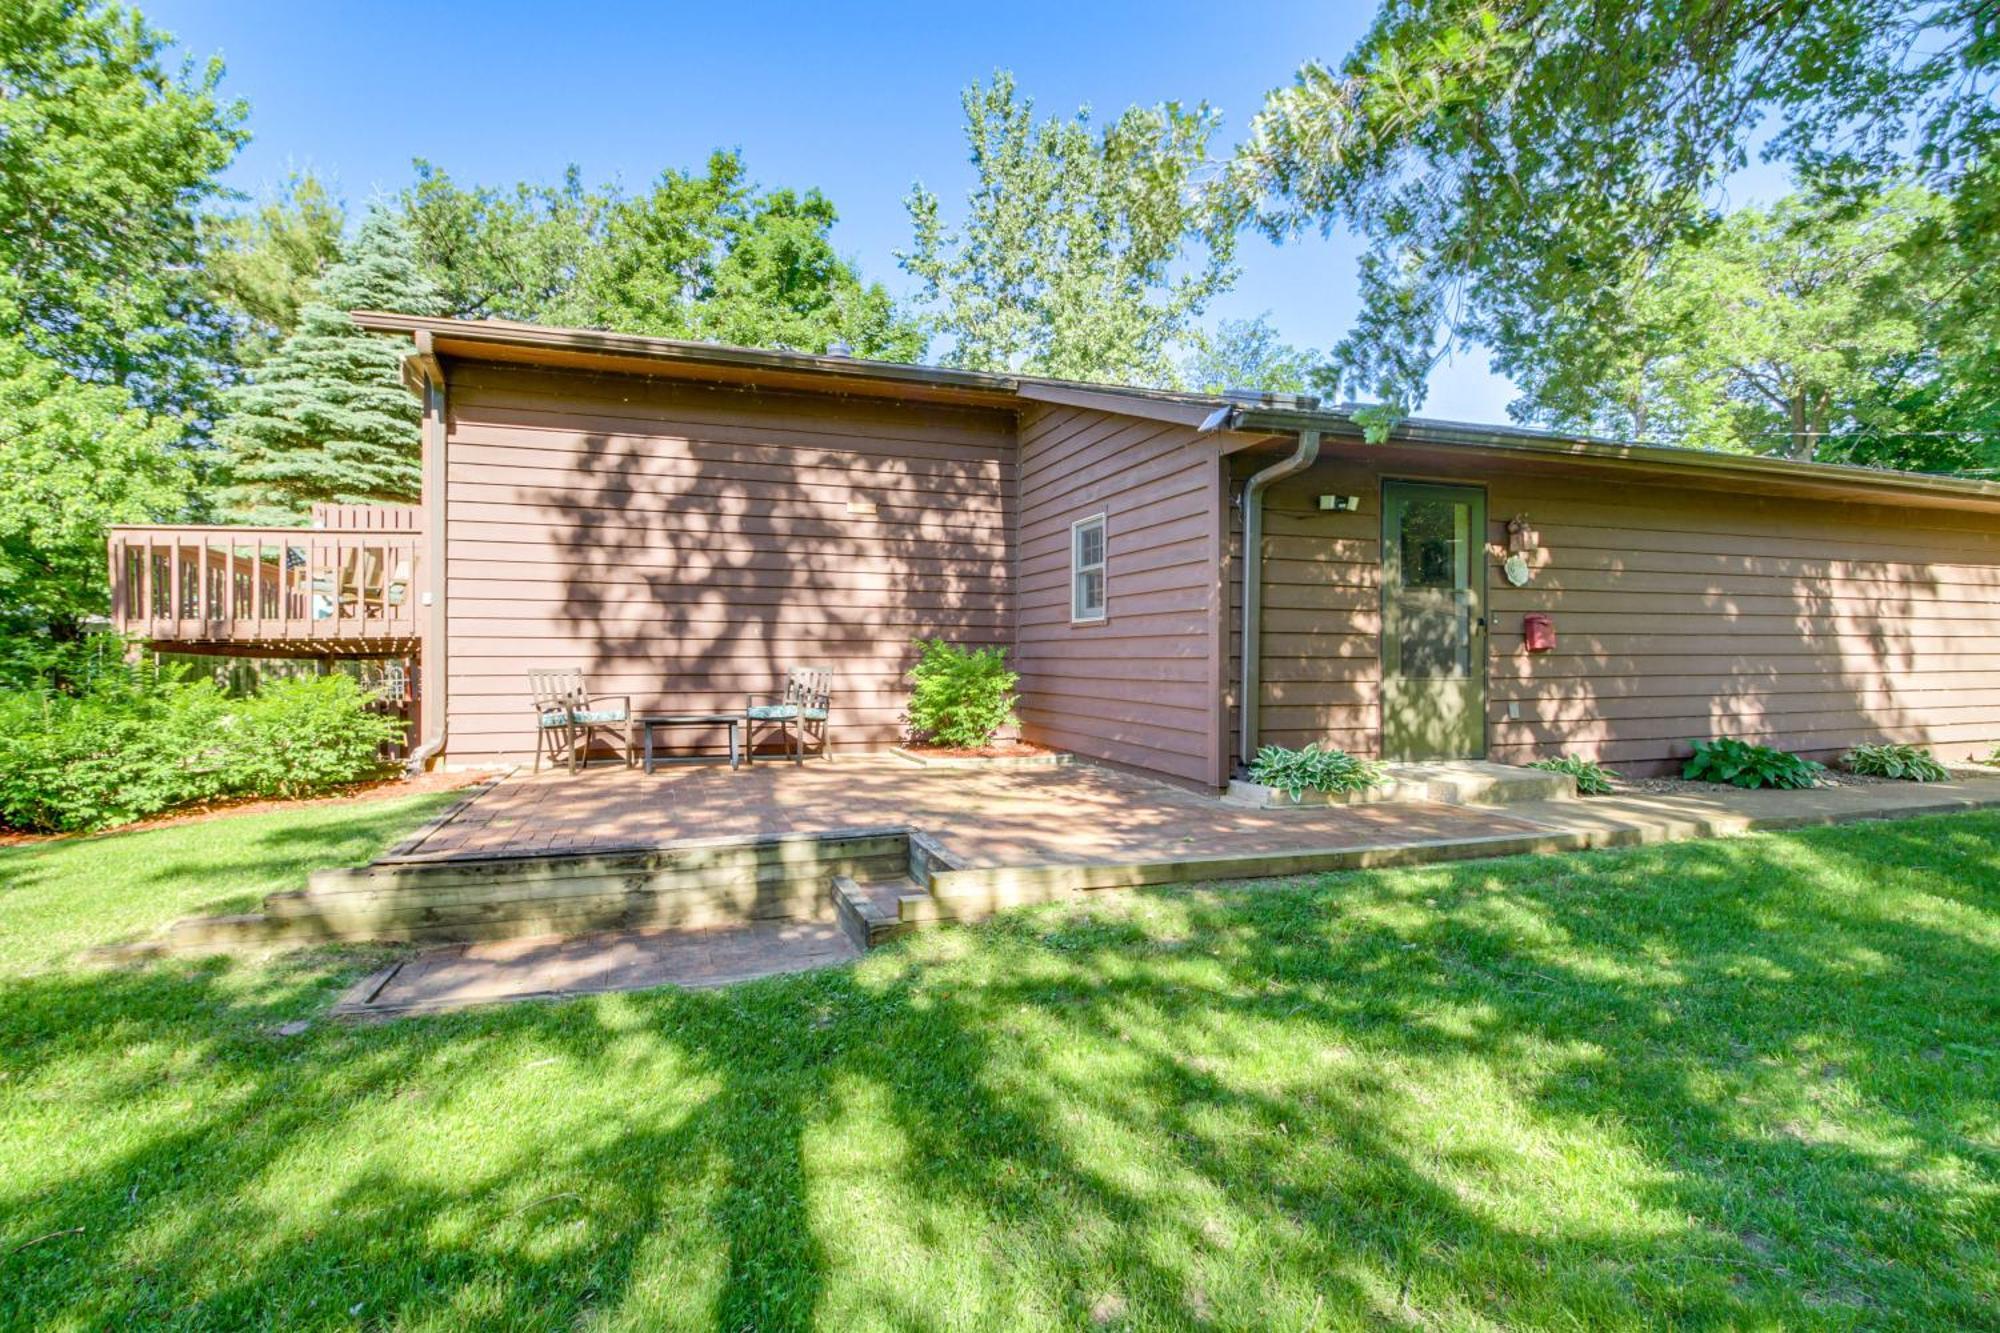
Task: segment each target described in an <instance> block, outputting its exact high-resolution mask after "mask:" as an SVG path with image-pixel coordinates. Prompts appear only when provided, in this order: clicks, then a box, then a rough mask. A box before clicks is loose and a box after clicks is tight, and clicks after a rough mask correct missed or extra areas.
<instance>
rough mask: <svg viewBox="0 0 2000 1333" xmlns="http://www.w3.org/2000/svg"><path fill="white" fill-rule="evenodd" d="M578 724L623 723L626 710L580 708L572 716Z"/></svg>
mask: <svg viewBox="0 0 2000 1333" xmlns="http://www.w3.org/2000/svg"><path fill="white" fill-rule="evenodd" d="M570 716H571V717H573V718H575V719H576V720H577V721H578V722H623V721H624V720H625V710H624V709H622V708H579V709H577V710H576V711H575V712H574V713H571V714H570Z"/></svg>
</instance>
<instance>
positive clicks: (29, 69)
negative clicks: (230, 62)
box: [0, 0, 246, 417]
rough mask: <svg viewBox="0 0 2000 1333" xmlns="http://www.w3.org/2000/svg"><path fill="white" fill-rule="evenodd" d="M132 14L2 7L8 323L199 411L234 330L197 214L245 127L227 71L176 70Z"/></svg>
mask: <svg viewBox="0 0 2000 1333" xmlns="http://www.w3.org/2000/svg"><path fill="white" fill-rule="evenodd" d="M169 44H170V39H169V37H168V36H167V35H166V34H165V33H162V32H159V31H158V30H156V29H154V28H152V27H150V26H148V25H147V23H146V21H145V20H144V19H143V18H142V17H141V16H140V15H139V14H138V13H136V12H135V11H133V10H130V9H126V8H123V7H121V6H117V5H105V4H98V3H78V2H77V0H0V331H5V332H10V333H14V334H18V335H19V337H20V338H21V339H22V340H23V341H24V342H25V343H26V345H27V346H28V348H30V349H31V350H32V351H34V352H35V353H37V354H38V355H41V356H45V357H48V358H49V359H51V360H53V361H55V362H56V363H57V364H59V365H60V366H62V367H63V368H64V369H66V370H68V371H69V372H70V373H71V374H73V375H75V376H76V377H77V378H79V379H82V380H88V381H93V382H99V383H109V384H115V385H118V386H120V387H122V388H123V389H125V390H126V391H127V392H128V393H129V394H130V395H131V396H132V398H133V399H134V400H135V401H137V402H138V403H140V404H142V405H144V406H147V407H149V408H152V409H156V410H161V411H167V412H184V413H188V414H191V415H193V416H196V417H199V416H200V415H201V413H202V412H203V410H204V407H205V404H206V403H207V401H208V398H209V392H210V388H211V386H212V384H213V382H214V378H215V374H214V372H215V368H216V366H217V364H218V362H221V361H223V360H225V359H226V356H227V346H228V329H227V327H226V322H225V321H223V320H221V319H219V318H218V317H217V316H216V312H215V311H214V309H213V307H212V305H211V304H210V302H209V299H208V294H207V289H206V284H205V283H204V281H203V279H202V276H201V273H200V269H199V261H200V245H199V237H198V229H197V225H196V216H197V213H198V212H199V210H200V209H201V208H202V206H203V205H204V204H206V203H207V202H208V201H210V200H212V199H214V198H216V197H217V196H218V195H219V194H220V192H221V189H222V187H221V185H220V184H219V183H218V174H219V173H220V172H221V171H222V169H223V168H224V167H225V166H227V165H228V164H229V162H230V160H231V159H232V158H233V157H234V156H235V154H236V151H237V149H238V148H239V147H240V146H241V145H242V143H243V141H244V139H245V137H246V135H245V133H244V130H243V117H244V108H243V106H242V104H241V103H238V102H229V101H225V100H224V99H223V98H222V96H221V94H220V93H219V91H218V83H219V82H220V80H221V77H222V65H221V63H220V62H219V61H214V60H211V61H209V62H207V63H206V64H204V65H201V66H199V67H195V66H192V65H189V64H183V65H181V66H180V67H179V68H178V69H177V68H175V67H174V66H173V65H172V64H171V63H170V62H169V57H168V51H169Z"/></svg>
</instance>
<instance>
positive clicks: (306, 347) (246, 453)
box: [218, 207, 443, 523]
mask: <svg viewBox="0 0 2000 1333" xmlns="http://www.w3.org/2000/svg"><path fill="white" fill-rule="evenodd" d="M442 309H443V302H442V300H441V299H440V297H439V295H438V292H437V288H436V287H435V285H433V284H432V283H431V281H430V280H429V279H428V278H426V277H425V276H424V275H423V272H422V271H421V270H420V269H419V268H418V266H417V261H416V254H415V250H414V248H413V247H412V245H411V244H410V238H409V236H408V234H407V233H406V232H405V231H404V230H403V227H402V224H401V223H400V222H399V221H398V220H397V219H396V216H395V214H393V213H391V212H390V211H389V210H387V209H385V208H381V207H375V208H371V209H370V210H369V212H368V216H367V217H366V218H365V219H363V221H362V223H361V228H360V231H359V232H358V233H356V235H355V238H354V242H353V244H352V245H351V246H349V247H347V250H346V253H345V256H344V257H343V258H342V260H341V262H340V263H338V264H335V265H334V266H333V267H332V268H330V269H328V270H327V271H326V275H325V276H324V277H323V278H321V279H320V281H319V284H318V286H317V288H316V289H315V295H314V299H313V300H312V301H310V302H308V303H307V304H306V306H305V308H304V309H303V310H301V311H300V312H299V323H298V327H297V328H296V329H295V330H294V331H293V332H292V333H291V334H290V336H288V337H287V338H286V339H285V340H284V341H283V342H282V343H280V344H279V345H278V349H277V351H275V352H274V353H272V355H271V359H270V360H269V361H267V362H265V363H264V365H263V366H261V367H260V368H259V369H258V371H257V373H256V376H255V378H254V379H253V380H252V381H251V382H250V383H248V384H245V385H242V386H239V387H238V388H236V389H234V390H232V391H231V392H230V394H229V398H228V407H229V415H228V416H227V418H226V419H225V420H224V421H223V423H222V427H221V430H220V431H219V432H218V437H219V439H220V441H221V443H222V445H223V448H224V450H225V463H224V467H225V471H226V475H227V479H228V483H229V484H228V487H227V489H226V490H225V491H224V493H223V503H224V506H225V507H226V508H227V509H228V510H229V511H230V512H231V513H232V514H233V515H234V516H236V517H237V518H239V519H242V520H245V521H248V522H253V523H289V522H295V521H297V520H298V519H299V518H302V517H303V516H304V515H305V513H306V511H307V508H308V507H309V506H310V505H311V504H313V503H314V502H315V501H322V502H325V501H330V502H333V503H337V504H368V503H378V504H380V503H391V504H394V503H409V502H412V501H414V500H415V498H416V497H417V495H418V493H419V489H420V484H421V483H420V478H419V465H420V452H421V445H420V437H419V433H418V432H419V426H418V408H417V404H416V401H415V400H414V399H413V398H412V397H411V396H410V394H409V391H408V390H406V389H405V388H404V387H403V385H402V383H401V380H400V377H399V374H398V371H399V367H400V365H401V361H402V352H401V350H400V349H399V348H398V347H397V346H396V345H395V344H394V343H392V342H389V341H387V340H385V339H382V338H379V337H376V336H374V335H372V334H369V333H365V332H363V331H362V330H361V329H360V328H358V327H356V325H355V323H354V321H353V320H351V319H349V318H348V315H347V312H348V311H350V310H396V311H401V312H403V313H405V314H412V315H435V314H439V313H441V311H442Z"/></svg>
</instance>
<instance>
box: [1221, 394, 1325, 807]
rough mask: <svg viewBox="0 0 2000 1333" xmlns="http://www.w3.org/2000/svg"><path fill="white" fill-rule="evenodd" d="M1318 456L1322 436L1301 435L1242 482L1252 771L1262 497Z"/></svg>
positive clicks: (1244, 751) (1244, 753)
mask: <svg viewBox="0 0 2000 1333" xmlns="http://www.w3.org/2000/svg"><path fill="white" fill-rule="evenodd" d="M1318 457H1319V431H1318V430H1317V429H1313V428H1310V427H1309V428H1307V429H1305V430H1301V431H1300V432H1299V443H1298V447H1297V448H1296V449H1294V450H1292V452H1291V454H1290V455H1289V456H1287V457H1285V458H1283V459H1280V460H1279V461H1278V462H1276V463H1273V464H1271V465H1270V466H1269V467H1267V468H1264V469H1263V470H1261V471H1259V472H1255V473H1252V474H1251V477H1250V479H1249V480H1248V481H1246V482H1244V483H1243V695H1242V698H1241V699H1239V700H1238V701H1237V709H1236V711H1237V716H1238V717H1239V718H1240V719H1241V721H1242V724H1243V726H1242V736H1241V739H1240V741H1239V743H1238V747H1237V748H1238V751H1239V757H1240V762H1241V763H1242V764H1243V766H1245V767H1248V766H1249V763H1250V761H1251V760H1252V759H1254V758H1256V755H1257V737H1258V734H1259V733H1258V727H1257V702H1258V701H1257V695H1258V691H1259V690H1260V688H1261V687H1262V677H1261V672H1260V670H1259V668H1260V666H1261V664H1260V663H1259V661H1258V660H1257V659H1258V656H1259V642H1258V636H1259V633H1260V631H1261V628H1262V624H1263V619H1264V492H1265V491H1266V490H1268V489H1270V487H1271V484H1272V483H1273V482H1279V481H1283V480H1284V479H1285V478H1286V477H1289V476H1293V475H1295V474H1297V473H1300V472H1303V471H1305V470H1306V469H1307V468H1309V467H1311V466H1312V465H1313V460H1314V459H1316V458H1318Z"/></svg>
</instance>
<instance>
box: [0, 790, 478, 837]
mask: <svg viewBox="0 0 2000 1333" xmlns="http://www.w3.org/2000/svg"><path fill="white" fill-rule="evenodd" d="M495 776H497V773H490V772H486V773H444V772H432V773H421V774H419V775H417V776H416V777H414V778H400V777H398V778H378V779H375V780H374V781H372V782H353V783H349V784H348V785H346V786H344V787H335V788H333V789H331V790H330V791H326V792H323V793H321V794H320V795H318V796H307V797H303V798H300V799H298V800H290V801H274V800H267V799H265V798H262V797H254V796H250V797H243V798H241V799H237V800H228V801H211V802H208V803H206V804H202V805H184V806H182V807H181V808H180V809H178V810H169V811H167V812H165V813H163V814H157V815H152V816H150V817H148V818H146V819H141V820H138V821H137V822H135V823H131V824H120V825H118V826H117V827H116V828H109V829H100V830H98V831H97V832H95V833H16V832H10V831H8V830H5V829H0V847H13V846H16V845H18V844H20V843H24V842H53V841H55V840H56V839H58V838H91V837H101V836H103V835H104V834H107V833H138V832H143V831H145V830H147V829H156V828H166V827H167V826H169V825H172V824H194V823H200V822H202V821H204V820H209V819H224V818H228V817H230V816H233V815H261V814H269V813H271V812H273V811H277V810H300V809H304V808H306V807H307V806H312V807H315V808H317V807H319V806H324V805H329V804H336V803H346V804H350V805H351V804H359V803H361V802H363V801H384V800H391V799H393V798H395V797H399V796H426V795H429V794H430V793H431V792H440V791H457V790H458V789H459V788H461V787H470V786H472V785H474V784H475V783H480V782H484V781H486V780H487V779H488V778H492V777H495Z"/></svg>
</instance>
